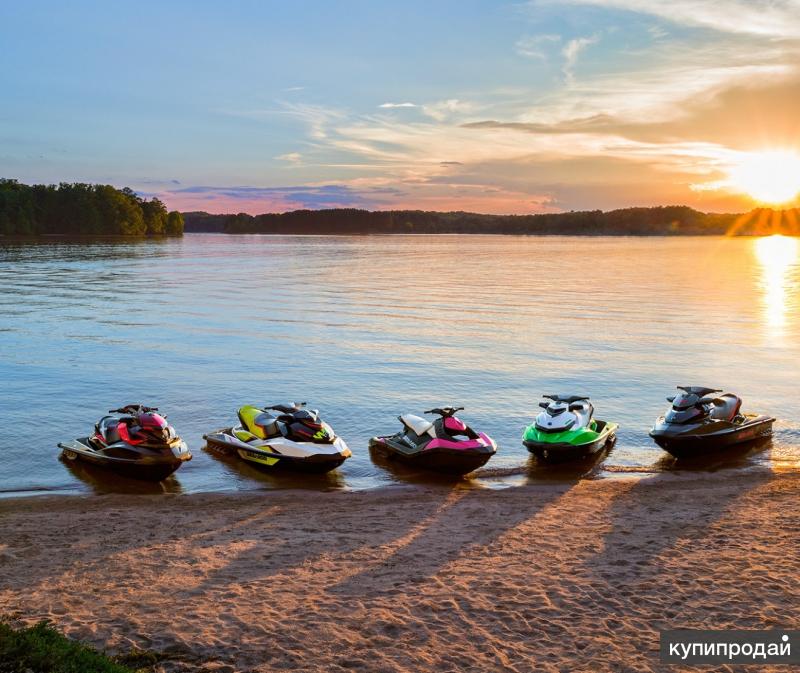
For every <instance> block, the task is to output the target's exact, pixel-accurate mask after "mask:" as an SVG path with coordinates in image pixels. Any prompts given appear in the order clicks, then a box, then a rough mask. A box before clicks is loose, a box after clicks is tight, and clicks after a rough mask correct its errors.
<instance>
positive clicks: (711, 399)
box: [650, 386, 775, 458]
mask: <svg viewBox="0 0 800 673" xmlns="http://www.w3.org/2000/svg"><path fill="white" fill-rule="evenodd" d="M678 390H679V391H680V392H679V393H678V394H677V395H673V396H671V397H668V398H667V402H671V403H672V407H671V408H670V409H669V410H668V411H667V413H666V414H665V415H664V416H661V417H660V418H659V419H658V420H657V421H656V424H655V425H654V426H653V429H652V430H651V431H650V436H651V437H652V438H653V439H654V440H655V442H656V444H658V445H659V446H660V447H661V448H662V449H664V450H666V451H669V453H671V454H672V455H673V456H675V457H676V458H690V457H699V456H702V455H705V454H706V453H709V452H712V451H719V450H721V449H725V448H728V447H730V446H734V445H736V444H741V443H743V442H751V441H755V440H759V439H762V438H765V437H771V436H772V424H773V423H774V422H775V419H774V418H772V417H771V416H766V415H764V414H743V413H741V407H742V398H741V397H739V396H738V395H734V394H733V393H723V392H722V391H721V390H717V389H715V388H704V387H702V386H678ZM718 393H721V394H718Z"/></svg>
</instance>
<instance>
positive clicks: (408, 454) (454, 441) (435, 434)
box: [369, 407, 497, 475]
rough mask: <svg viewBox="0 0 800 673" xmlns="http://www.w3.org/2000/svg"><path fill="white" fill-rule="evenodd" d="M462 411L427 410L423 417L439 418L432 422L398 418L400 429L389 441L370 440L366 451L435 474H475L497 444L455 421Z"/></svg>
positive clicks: (404, 417) (387, 439)
mask: <svg viewBox="0 0 800 673" xmlns="http://www.w3.org/2000/svg"><path fill="white" fill-rule="evenodd" d="M463 408H464V407H444V408H442V409H438V408H437V409H430V410H428V411H426V412H425V413H426V414H437V415H438V416H439V418H437V419H436V420H435V421H433V422H431V421H428V420H426V419H424V418H422V417H421V416H415V415H414V414H403V415H402V416H398V419H399V420H400V422H401V423H402V424H403V429H402V430H401V431H400V432H398V433H397V434H394V435H391V436H389V437H373V438H372V439H370V440H369V448H370V449H371V450H372V451H375V452H376V453H378V454H379V455H381V456H385V457H386V458H388V459H390V460H398V461H402V462H404V463H406V464H409V465H416V466H417V467H421V468H424V469H428V470H434V471H436V472H444V473H447V474H457V475H460V474H467V473H468V472H472V471H473V470H477V469H478V468H479V467H481V466H483V465H485V464H486V462H487V461H488V460H489V458H491V457H492V456H493V455H494V454H495V453H496V452H497V444H495V442H494V440H493V439H492V438H491V437H489V436H488V435H486V434H484V433H482V432H480V433H479V432H475V431H474V430H473V429H472V428H470V427H469V426H468V425H467V424H466V423H464V422H463V421H462V420H460V419H458V418H456V416H455V413H456V412H457V411H461V410H462V409H463Z"/></svg>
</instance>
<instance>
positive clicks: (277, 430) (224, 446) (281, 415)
mask: <svg viewBox="0 0 800 673" xmlns="http://www.w3.org/2000/svg"><path fill="white" fill-rule="evenodd" d="M305 406H306V403H305V402H299V403H295V404H276V405H273V406H269V407H263V408H260V407H254V406H244V407H242V408H241V409H239V411H238V412H237V413H238V416H239V423H240V424H239V425H237V426H234V427H231V428H225V429H223V430H217V431H216V432H211V433H209V434H207V435H203V439H205V440H206V442H208V447H209V448H210V449H212V450H215V451H218V452H220V453H222V454H224V455H238V456H239V458H241V459H242V460H244V461H247V462H248V463H250V464H252V465H255V466H256V467H260V468H269V469H270V470H272V469H278V468H289V469H293V470H304V471H307V472H328V471H329V470H333V469H334V468H337V467H339V465H341V464H342V463H343V462H344V461H345V460H347V459H348V458H349V457H350V456H351V455H352V454H351V453H350V449H348V448H347V444H345V441H344V440H343V439H342V438H341V437H337V436H336V434H335V433H334V431H333V428H331V426H330V425H328V424H327V423H325V422H324V421H323V420H322V419H320V417H319V411H317V410H316V409H312V410H309V409H306V408H305Z"/></svg>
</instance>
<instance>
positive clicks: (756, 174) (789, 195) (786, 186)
mask: <svg viewBox="0 0 800 673" xmlns="http://www.w3.org/2000/svg"><path fill="white" fill-rule="evenodd" d="M728 175H729V180H730V184H731V186H732V187H734V188H735V189H737V190H740V191H742V192H744V193H745V194H747V195H748V196H750V197H751V198H753V199H754V200H756V201H759V202H761V203H765V204H773V205H780V204H783V203H788V202H789V201H792V200H794V198H795V197H796V196H797V195H798V193H800V156H798V155H797V154H796V153H795V152H789V151H785V150H781V151H772V152H752V153H749V154H746V155H744V156H743V157H742V158H741V159H740V160H739V161H738V162H737V163H736V164H735V165H734V166H733V168H731V170H730V171H729V174H728Z"/></svg>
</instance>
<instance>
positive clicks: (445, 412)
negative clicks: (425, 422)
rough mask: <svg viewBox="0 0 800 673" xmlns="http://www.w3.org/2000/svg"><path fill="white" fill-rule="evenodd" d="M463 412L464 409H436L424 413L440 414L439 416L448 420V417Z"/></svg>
mask: <svg viewBox="0 0 800 673" xmlns="http://www.w3.org/2000/svg"><path fill="white" fill-rule="evenodd" d="M463 410H464V407H443V408H441V409H439V408H438V407H436V408H435V409H428V411H425V412H424V413H426V414H439V416H443V417H444V418H447V417H449V416H452V415H453V414H455V413H456V412H457V411H463Z"/></svg>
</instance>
